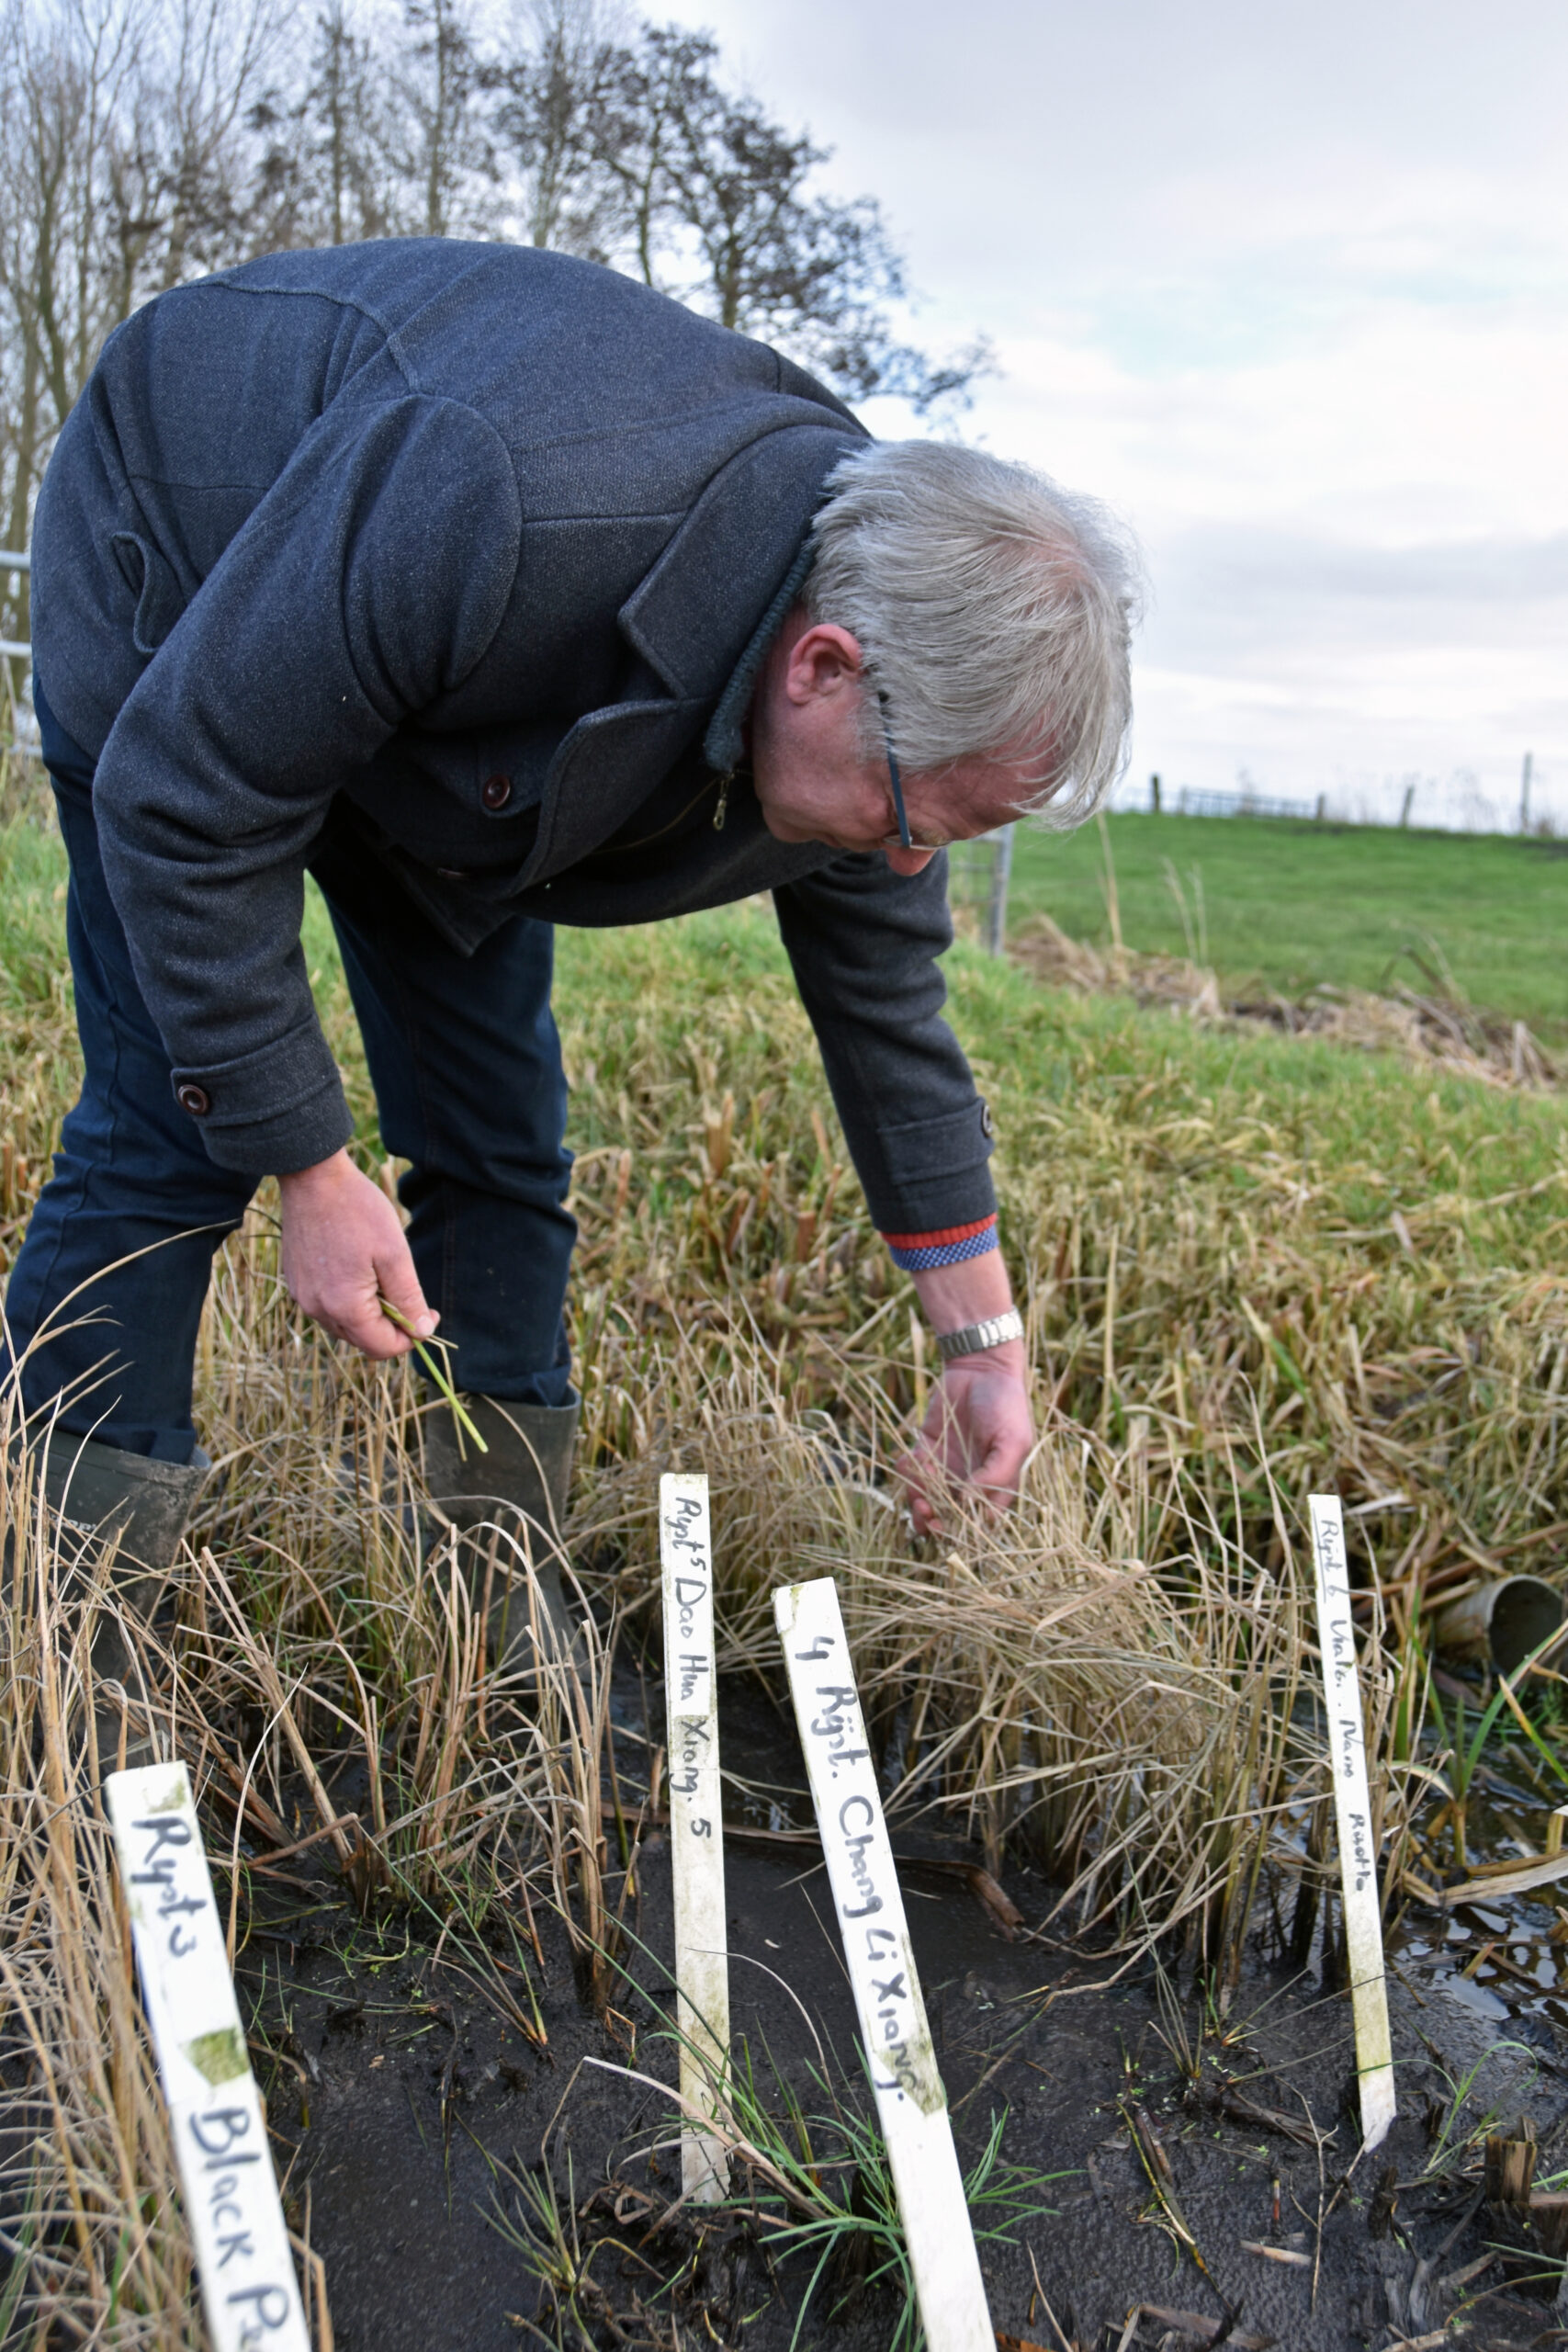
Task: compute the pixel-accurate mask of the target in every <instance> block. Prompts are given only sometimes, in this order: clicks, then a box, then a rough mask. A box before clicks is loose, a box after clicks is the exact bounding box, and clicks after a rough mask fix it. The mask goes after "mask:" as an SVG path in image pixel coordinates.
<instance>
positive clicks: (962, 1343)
mask: <svg viewBox="0 0 1568 2352" xmlns="http://www.w3.org/2000/svg"><path fill="white" fill-rule="evenodd" d="M1022 1337H1023V1317H1022V1316H1021V1314H1020V1313H1019V1311H1018V1309H1017V1307H1016V1306H1010V1307H1009V1308H1008V1311H1007V1313H1006V1314H1005V1315H987V1317H985V1318H984V1320H983V1321H982V1322H979V1323H965V1324H964V1328H963V1329H962V1330H960V1331H939V1332H938V1333H937V1335H936V1343H937V1347H938V1348H939V1350H940V1351H941V1353H942V1362H943V1363H951V1361H952V1359H953V1357H954V1356H976V1355H983V1354H984V1353H985V1351H986V1350H987V1348H1005V1347H1006V1345H1007V1343H1008V1341H1009V1340H1021V1339H1022Z"/></svg>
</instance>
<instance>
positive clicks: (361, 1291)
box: [277, 1151, 441, 1358]
mask: <svg viewBox="0 0 1568 2352" xmlns="http://www.w3.org/2000/svg"><path fill="white" fill-rule="evenodd" d="M277 1185H278V1191H279V1192H280V1193H282V1195H283V1280H284V1283H285V1284H286V1286H287V1288H288V1295H289V1296H290V1297H291V1298H292V1299H293V1300H294V1301H295V1303H296V1305H297V1306H302V1307H303V1308H304V1310H305V1312H306V1314H307V1315H309V1316H310V1317H312V1318H313V1320H314V1321H316V1322H318V1323H319V1324H320V1325H321V1329H322V1330H323V1331H330V1332H331V1333H332V1336H333V1339H334V1340H348V1341H349V1343H350V1345H351V1346H353V1347H356V1348H359V1349H361V1350H363V1351H364V1353H365V1354H366V1355H367V1356H376V1357H378V1358H386V1357H390V1356H402V1355H407V1353H408V1351H409V1350H410V1349H411V1348H412V1345H413V1338H412V1337H411V1336H410V1334H409V1333H408V1332H406V1331H400V1329H398V1327H397V1325H396V1324H395V1323H393V1322H392V1321H391V1320H390V1319H389V1317H387V1316H385V1315H383V1313H382V1312H381V1306H380V1301H381V1299H382V1297H383V1296H385V1297H387V1298H389V1299H390V1301H391V1303H392V1305H393V1306H395V1307H397V1308H398V1309H399V1311H400V1313H401V1314H402V1315H404V1316H405V1317H407V1318H408V1321H409V1322H410V1323H411V1324H412V1326H413V1331H414V1334H415V1335H416V1336H417V1337H418V1338H420V1339H422V1340H428V1339H429V1337H430V1335H431V1333H432V1332H433V1331H434V1329H435V1327H436V1325H437V1323H439V1321H440V1320H441V1317H439V1316H438V1315H433V1314H432V1313H431V1311H430V1308H429V1307H428V1306H426V1305H425V1303H424V1294H423V1291H422V1290H421V1289H420V1286H419V1276H418V1275H417V1274H416V1273H415V1272H414V1270H413V1260H412V1257H411V1256H410V1255H409V1245H408V1243H407V1242H406V1241H405V1240H404V1239H403V1228H402V1227H401V1225H400V1223H399V1220H398V1213H397V1210H396V1209H395V1208H394V1207H393V1206H392V1204H391V1202H390V1201H389V1199H388V1198H387V1195H386V1194H385V1193H383V1192H382V1190H381V1188H380V1186H379V1185H378V1184H373V1183H372V1182H370V1179H369V1177H368V1176H362V1175H361V1174H360V1172H359V1170H358V1169H357V1168H355V1164H354V1162H353V1160H352V1159H350V1158H349V1156H348V1154H347V1152H346V1151H339V1152H334V1153H333V1157H332V1159H322V1160H319V1161H318V1162H317V1164H316V1166H315V1167H314V1168H301V1169H300V1170H299V1171H298V1173H297V1174H295V1175H292V1176H280V1177H279V1178H278V1180H277Z"/></svg>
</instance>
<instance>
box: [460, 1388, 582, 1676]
mask: <svg viewBox="0 0 1568 2352" xmlns="http://www.w3.org/2000/svg"><path fill="white" fill-rule="evenodd" d="M463 1406H464V1409H465V1410H466V1411H467V1413H468V1417H469V1419H471V1420H472V1421H473V1423H474V1426H475V1428H476V1429H477V1430H479V1434H480V1436H481V1437H482V1438H483V1439H484V1441H485V1443H486V1445H487V1446H488V1448H489V1452H488V1453H480V1452H479V1448H478V1446H476V1445H475V1443H474V1442H473V1440H472V1439H471V1438H468V1437H465V1439H464V1441H463V1446H462V1450H461V1452H459V1450H458V1443H457V1424H456V1422H455V1421H454V1419H453V1417H452V1414H451V1412H450V1411H449V1410H448V1408H446V1406H445V1405H444V1404H443V1405H438V1406H435V1407H434V1408H432V1410H431V1411H430V1412H428V1413H427V1414H426V1415H425V1416H424V1420H423V1429H424V1475H425V1484H426V1485H427V1487H429V1489H430V1499H431V1503H432V1506H433V1508H434V1510H435V1512H436V1514H437V1515H438V1517H439V1519H440V1520H441V1521H443V1522H444V1523H445V1524H446V1525H448V1526H451V1527H456V1528H457V1529H459V1530H460V1531H461V1532H462V1534H463V1536H464V1538H465V1539H466V1540H465V1541H464V1542H462V1543H461V1544H459V1545H458V1547H457V1548H458V1557H459V1559H460V1560H461V1562H462V1566H463V1572H464V1574H465V1576H466V1577H467V1578H468V1590H469V1592H470V1593H471V1595H472V1596H473V1601H474V1606H475V1608H476V1609H479V1608H482V1607H483V1606H484V1597H485V1588H486V1585H487V1583H488V1584H489V1587H490V1621H489V1624H488V1626H487V1628H486V1648H487V1652H488V1655H489V1656H490V1657H491V1659H492V1660H493V1661H494V1663H495V1664H496V1665H497V1666H498V1667H499V1668H501V1669H502V1672H503V1673H507V1674H512V1673H516V1672H517V1671H519V1670H520V1669H531V1668H532V1667H533V1665H534V1663H535V1658H534V1634H533V1629H532V1624H531V1614H532V1612H531V1610H530V1605H529V1595H528V1589H527V1577H526V1572H525V1567H524V1559H525V1556H526V1558H527V1559H528V1561H530V1562H531V1563H532V1566H533V1571H534V1584H535V1589H536V1591H537V1594H538V1605H539V1608H540V1611H542V1613H543V1614H544V1616H545V1617H546V1618H547V1620H548V1623H549V1634H548V1638H549V1640H550V1641H551V1643H552V1645H553V1646H554V1649H555V1652H556V1655H557V1657H560V1658H565V1657H568V1656H570V1655H574V1654H580V1652H581V1640H582V1637H581V1631H580V1629H579V1627H578V1625H577V1624H576V1623H574V1621H573V1618H572V1615H571V1612H570V1610H569V1609H568V1607H567V1601H566V1594H565V1592H564V1591H563V1589H562V1588H561V1575H560V1555H561V1533H562V1530H563V1529H564V1527H565V1525H566V1505H567V1495H568V1492H569V1490H570V1486H571V1464H572V1455H573V1453H575V1451H576V1447H577V1423H578V1418H579V1415H580V1414H581V1409H582V1407H581V1399H580V1398H577V1397H574V1398H573V1399H572V1401H571V1403H570V1405H519V1404H516V1403H513V1401H512V1400H511V1399H509V1398H506V1397H479V1396H468V1397H464V1398H463ZM497 1530H499V1531H500V1533H499V1534H498V1533H497V1532H496V1531H497ZM579 1662H580V1664H581V1657H580V1661H579Z"/></svg>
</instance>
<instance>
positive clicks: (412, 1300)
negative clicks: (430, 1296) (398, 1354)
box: [376, 1236, 441, 1340]
mask: <svg viewBox="0 0 1568 2352" xmlns="http://www.w3.org/2000/svg"><path fill="white" fill-rule="evenodd" d="M399 1239H400V1248H399V1249H398V1250H397V1251H396V1252H395V1254H393V1255H391V1256H390V1257H389V1259H388V1260H386V1261H379V1260H378V1262H377V1267H376V1273H377V1279H378V1283H379V1284H380V1291H381V1295H382V1297H383V1298H384V1299H385V1300H386V1301H387V1304H388V1305H389V1306H391V1307H394V1308H395V1309H396V1313H395V1314H394V1315H393V1316H392V1317H391V1318H390V1319H391V1320H392V1321H393V1322H395V1323H396V1324H397V1326H398V1328H399V1329H400V1330H404V1331H408V1332H410V1333H411V1334H412V1337H413V1338H414V1339H416V1340H428V1339H429V1337H430V1335H431V1333H432V1332H433V1331H434V1329H435V1327H436V1325H437V1324H438V1323H439V1322H440V1320H441V1317H440V1316H439V1315H436V1314H434V1313H433V1312H432V1310H431V1308H430V1307H429V1306H427V1305H426V1303H425V1296H424V1293H423V1291H422V1290H421V1288H420V1286H419V1276H418V1275H417V1274H416V1273H415V1272H414V1264H413V1259H412V1256H411V1255H410V1253H409V1247H408V1244H407V1242H405V1241H402V1239H401V1236H400V1237H399Z"/></svg>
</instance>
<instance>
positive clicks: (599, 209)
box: [486, 0, 626, 261]
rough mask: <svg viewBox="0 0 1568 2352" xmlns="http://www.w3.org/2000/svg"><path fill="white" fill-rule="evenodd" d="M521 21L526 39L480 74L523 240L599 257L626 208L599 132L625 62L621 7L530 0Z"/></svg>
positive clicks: (592, 1)
mask: <svg viewBox="0 0 1568 2352" xmlns="http://www.w3.org/2000/svg"><path fill="white" fill-rule="evenodd" d="M526 21H527V22H528V25H529V29H530V33H531V40H530V41H529V43H528V45H527V46H526V47H525V49H524V50H523V51H521V53H518V54H513V55H511V56H508V57H504V58H502V59H501V60H499V61H497V62H495V63H493V64H491V66H490V68H489V69H488V73H487V75H486V80H487V85H488V86H489V87H490V88H491V89H492V90H493V91H494V92H495V93H496V98H497V103H496V107H495V114H494V123H495V130H496V135H497V139H498V141H499V144H500V151H501V153H502V157H503V158H504V162H505V164H506V165H507V167H508V168H509V169H510V170H511V172H512V173H513V175H514V178H515V183H516V187H515V196H514V210H515V217H516V220H517V226H518V231H519V233H520V235H521V238H522V241H523V243H525V244H530V245H551V246H554V247H555V248H556V249H557V251H558V252H562V253H574V254H585V255H586V256H588V257H589V258H590V259H592V260H595V261H603V260H605V259H607V258H608V256H609V254H611V252H612V251H613V250H614V249H615V244H616V242H617V237H618V232H619V231H620V228H621V225H622V222H623V220H624V218H625V214H626V200H625V197H624V194H623V191H622V188H621V186H620V183H619V181H618V179H617V178H616V176H615V174H614V173H613V172H611V171H610V170H608V169H607V168H606V164H605V160H604V152H603V143H604V142H603V137H602V130H603V125H604V119H605V118H606V115H607V113H608V111H609V109H610V108H611V107H612V106H613V104H614V101H615V94H616V91H617V88H618V86H619V83H620V79H621V76H622V74H623V71H624V64H625V57H626V52H625V51H624V50H623V49H622V48H621V47H620V46H619V45H618V39H617V36H618V33H619V29H620V20H619V12H618V11H616V10H615V9H606V8H604V7H603V6H600V5H598V0H533V5H532V6H531V7H530V9H529V11H528V16H527V19H526Z"/></svg>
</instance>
